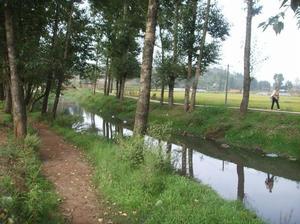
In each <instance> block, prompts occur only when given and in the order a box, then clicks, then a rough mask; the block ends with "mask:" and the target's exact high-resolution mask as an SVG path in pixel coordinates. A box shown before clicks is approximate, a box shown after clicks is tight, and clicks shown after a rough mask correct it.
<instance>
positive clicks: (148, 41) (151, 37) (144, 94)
mask: <svg viewBox="0 0 300 224" xmlns="http://www.w3.org/2000/svg"><path fill="white" fill-rule="evenodd" d="M157 8H158V0H149V3H148V13H147V22H146V33H145V39H144V49H143V61H142V67H141V78H140V95H139V99H138V102H137V108H136V113H135V121H134V133H135V134H136V135H141V134H143V133H145V132H146V128H147V122H148V113H149V101H150V89H151V73H152V62H153V50H154V43H155V28H156V20H157Z"/></svg>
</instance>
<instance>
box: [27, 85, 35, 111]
mask: <svg viewBox="0 0 300 224" xmlns="http://www.w3.org/2000/svg"><path fill="white" fill-rule="evenodd" d="M33 89H34V88H33V85H32V84H31V83H29V84H28V85H27V88H26V91H25V105H26V106H27V105H28V104H29V101H30V100H31V98H32V94H33Z"/></svg>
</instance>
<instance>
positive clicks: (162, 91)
mask: <svg viewBox="0 0 300 224" xmlns="http://www.w3.org/2000/svg"><path fill="white" fill-rule="evenodd" d="M164 95H165V81H164V80H162V82H161V90H160V100H159V103H160V105H163V104H164Z"/></svg>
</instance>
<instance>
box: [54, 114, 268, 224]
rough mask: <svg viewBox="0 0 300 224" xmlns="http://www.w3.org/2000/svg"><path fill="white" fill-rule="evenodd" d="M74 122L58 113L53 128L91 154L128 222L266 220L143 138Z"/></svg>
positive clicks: (99, 180) (101, 185)
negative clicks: (182, 170)
mask: <svg viewBox="0 0 300 224" xmlns="http://www.w3.org/2000/svg"><path fill="white" fill-rule="evenodd" d="M75 119H76V118H75ZM68 122H69V124H68ZM71 124H72V119H70V116H68V117H65V119H64V117H60V118H59V117H58V120H56V121H55V122H54V123H52V128H53V129H54V130H55V131H56V132H58V133H59V134H60V135H62V136H64V137H65V139H66V140H68V141H70V142H72V143H73V144H75V145H77V146H78V147H79V148H81V149H83V150H84V151H85V152H86V154H87V155H88V158H89V160H90V162H91V163H92V164H93V166H94V167H95V169H94V170H95V174H94V181H95V185H96V186H97V188H98V189H99V191H100V192H101V194H102V195H104V196H105V197H106V199H107V200H109V201H110V202H112V203H111V204H113V205H114V206H115V207H114V208H113V209H117V211H122V213H125V214H126V216H127V217H128V223H145V224H156V223H161V224H171V223H190V224H198V223H207V224H210V223H228V224H229V223H237V224H238V223H249V224H250V223H262V221H261V220H260V219H259V218H257V217H256V215H255V214H254V213H252V212H250V211H248V210H246V209H245V208H244V207H243V205H242V203H240V202H238V201H226V200H224V199H221V198H220V197H219V196H218V195H217V193H216V192H214V191H213V190H212V189H211V188H210V187H208V186H205V185H202V184H199V183H196V182H194V181H192V180H190V179H187V178H185V177H182V176H179V175H175V174H174V173H173V171H172V169H170V162H169V160H167V159H166V158H165V157H162V155H161V154H160V153H159V151H157V150H155V149H153V148H152V149H151V150H150V149H149V148H145V146H144V144H143V141H142V140H141V139H131V140H124V139H123V140H119V141H118V142H111V141H107V139H104V138H102V137H100V136H97V135H94V134H90V133H76V132H75V131H74V130H72V129H71ZM141 149H142V150H141Z"/></svg>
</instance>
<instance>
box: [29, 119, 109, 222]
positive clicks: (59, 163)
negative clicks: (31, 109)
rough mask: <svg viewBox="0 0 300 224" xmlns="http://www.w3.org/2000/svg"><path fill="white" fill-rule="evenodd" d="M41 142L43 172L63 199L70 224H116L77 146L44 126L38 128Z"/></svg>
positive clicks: (63, 210) (62, 206) (65, 214)
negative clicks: (109, 216) (98, 193)
mask: <svg viewBox="0 0 300 224" xmlns="http://www.w3.org/2000/svg"><path fill="white" fill-rule="evenodd" d="M35 127H36V128H37V129H38V133H39V135H40V138H41V142H42V144H41V149H40V154H41V159H42V172H43V174H44V175H45V176H46V177H47V178H48V179H49V180H50V181H51V182H53V184H54V186H55V188H56V191H57V193H58V195H59V196H60V197H61V199H62V203H61V211H62V214H63V215H64V216H65V217H66V219H67V220H68V222H69V223H73V224H94V223H112V221H110V220H106V219H105V218H104V216H105V215H107V214H106V213H107V212H106V211H105V209H103V206H102V205H101V203H100V200H99V195H97V194H96V191H95V189H94V187H93V186H92V182H91V176H92V169H91V167H90V166H89V165H88V162H87V161H86V159H85V158H84V156H83V155H82V153H81V152H80V151H79V150H77V149H76V148H75V147H74V146H72V145H71V144H69V143H66V142H64V141H63V139H62V138H61V137H60V136H58V135H57V134H55V133H53V132H52V131H50V130H48V129H47V127H46V126H45V125H43V124H36V125H35Z"/></svg>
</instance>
